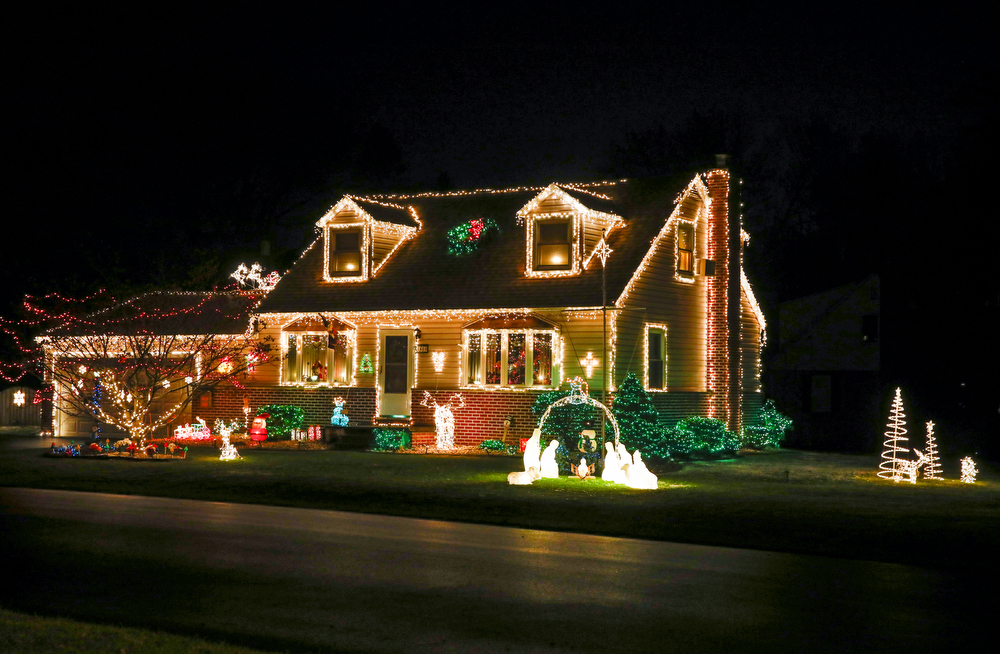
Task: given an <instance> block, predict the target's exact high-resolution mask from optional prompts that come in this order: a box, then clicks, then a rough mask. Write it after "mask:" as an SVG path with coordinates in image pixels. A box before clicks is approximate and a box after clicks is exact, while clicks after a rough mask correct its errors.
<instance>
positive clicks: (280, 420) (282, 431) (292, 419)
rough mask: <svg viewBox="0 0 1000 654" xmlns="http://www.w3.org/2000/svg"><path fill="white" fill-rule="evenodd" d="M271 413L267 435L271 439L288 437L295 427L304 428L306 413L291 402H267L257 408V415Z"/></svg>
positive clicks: (268, 419)
mask: <svg viewBox="0 0 1000 654" xmlns="http://www.w3.org/2000/svg"><path fill="white" fill-rule="evenodd" d="M262 413H267V414H269V417H268V418H267V437H268V439H270V440H283V439H287V438H288V436H289V434H291V432H292V430H293V429H302V425H303V423H305V421H306V414H305V413H304V412H303V411H302V409H300V408H299V407H297V406H293V405H291V404H265V405H264V406H262V407H260V408H259V409H257V415H258V416H259V415H260V414H262Z"/></svg>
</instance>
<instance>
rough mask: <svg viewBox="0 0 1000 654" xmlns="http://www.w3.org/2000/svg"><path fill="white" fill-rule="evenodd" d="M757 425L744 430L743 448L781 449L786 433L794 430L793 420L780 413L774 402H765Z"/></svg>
mask: <svg viewBox="0 0 1000 654" xmlns="http://www.w3.org/2000/svg"><path fill="white" fill-rule="evenodd" d="M757 423H758V424H756V425H751V426H748V427H745V428H744V429H743V433H742V434H741V438H740V440H741V441H742V443H741V444H742V446H743V447H746V448H750V449H764V448H765V447H780V446H781V441H783V440H784V439H785V432H787V431H788V430H789V429H791V428H792V419H791V418H789V417H788V416H785V415H782V414H781V413H779V412H778V409H777V408H775V406H774V400H768V401H767V402H764V405H763V406H762V407H761V408H760V411H759V412H758V413H757Z"/></svg>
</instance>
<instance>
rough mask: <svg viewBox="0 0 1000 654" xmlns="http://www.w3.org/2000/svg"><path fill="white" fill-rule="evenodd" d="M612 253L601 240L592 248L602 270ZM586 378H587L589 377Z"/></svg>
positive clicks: (605, 242) (606, 243)
mask: <svg viewBox="0 0 1000 654" xmlns="http://www.w3.org/2000/svg"><path fill="white" fill-rule="evenodd" d="M612 252H614V250H612V249H611V248H610V247H608V242H607V241H605V240H604V239H603V238H602V239H601V240H600V242H599V243H598V244H597V247H595V248H594V254H596V255H597V256H598V257H600V258H601V267H602V268H603V267H604V266H605V264H607V262H608V257H609V256H610V255H611V253H612ZM587 376H588V377H589V376H590V375H587Z"/></svg>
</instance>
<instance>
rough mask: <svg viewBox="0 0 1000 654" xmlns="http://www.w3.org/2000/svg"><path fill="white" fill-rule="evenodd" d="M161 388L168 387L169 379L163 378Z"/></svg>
mask: <svg viewBox="0 0 1000 654" xmlns="http://www.w3.org/2000/svg"><path fill="white" fill-rule="evenodd" d="M163 388H170V380H169V379H164V380H163Z"/></svg>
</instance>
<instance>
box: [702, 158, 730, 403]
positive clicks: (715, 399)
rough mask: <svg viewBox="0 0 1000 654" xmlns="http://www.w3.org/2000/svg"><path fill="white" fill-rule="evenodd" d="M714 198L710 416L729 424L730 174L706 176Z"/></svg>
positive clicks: (710, 242) (719, 172) (711, 220)
mask: <svg viewBox="0 0 1000 654" xmlns="http://www.w3.org/2000/svg"><path fill="white" fill-rule="evenodd" d="M705 183H706V186H707V187H708V192H709V195H710V196H711V198H712V207H711V215H710V217H709V232H708V253H707V257H706V258H708V259H711V260H713V261H715V276H713V277H709V278H708V280H707V281H708V361H707V362H706V363H707V374H708V390H709V397H708V405H707V415H709V416H711V417H713V418H719V419H720V420H726V421H727V422H728V416H729V410H728V391H729V356H728V347H729V324H728V321H727V313H726V307H727V294H728V285H729V261H728V257H727V252H728V251H729V224H728V220H729V172H728V171H726V170H713V171H711V172H709V173H708V174H706V175H705Z"/></svg>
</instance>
